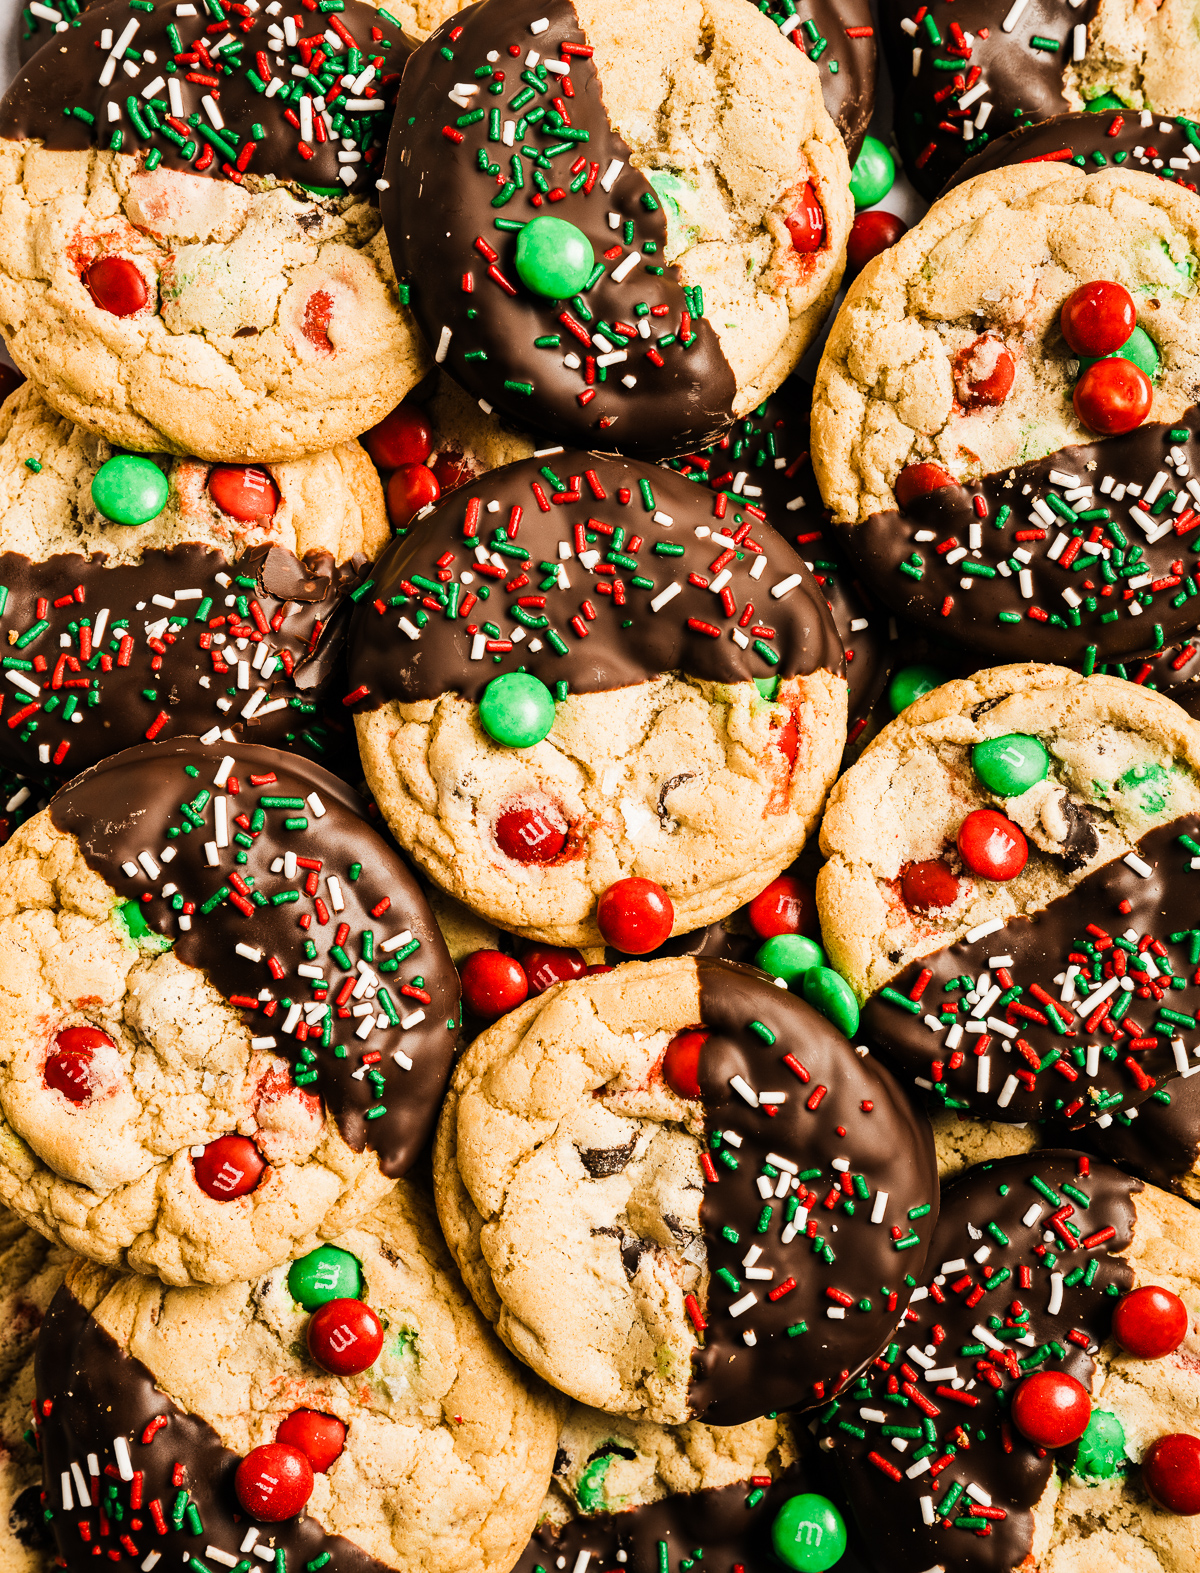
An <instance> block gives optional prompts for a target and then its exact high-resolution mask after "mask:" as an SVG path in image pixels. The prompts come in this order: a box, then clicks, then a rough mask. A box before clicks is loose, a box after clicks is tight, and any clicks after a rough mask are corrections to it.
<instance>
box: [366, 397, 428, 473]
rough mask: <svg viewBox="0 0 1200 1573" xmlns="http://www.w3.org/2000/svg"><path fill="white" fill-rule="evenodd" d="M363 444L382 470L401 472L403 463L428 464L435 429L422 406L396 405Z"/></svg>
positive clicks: (372, 428)
mask: <svg viewBox="0 0 1200 1573" xmlns="http://www.w3.org/2000/svg"><path fill="white" fill-rule="evenodd" d="M363 442H364V444H365V445H366V449H367V452H368V453H369V454H370V455H371V457H372V459H374V461H375V463H376V464H377V465H378V466H379V468H380V469H381V470H398V469H399V468H400V466H401V465H402V464H424V463H425V460H426V459H427V458H428V457H429V455H430V454H431V453H432V452H433V428H432V427H431V426H430V424H429V420H428V418H427V416H426V414H425V411H424V410H423V409H421V408H420V406H419V405H416V404H397V406H396V408H395V409H394V410H393V411H392V413H391V414H390V415H385V416H384V417H383V419H382V420H381V421H380V423H379V425H378V426H372V427H371V430H370V431H369V432H367V433H366V435H365V436H364V437H363Z"/></svg>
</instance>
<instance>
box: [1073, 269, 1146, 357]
mask: <svg viewBox="0 0 1200 1573" xmlns="http://www.w3.org/2000/svg"><path fill="white" fill-rule="evenodd" d="M1059 322H1060V324H1061V326H1062V332H1063V338H1064V339H1066V341H1067V343H1068V345H1069V346H1070V347H1071V349H1073V350H1074V351H1075V353H1076V355H1111V354H1112V352H1113V351H1114V350H1119V349H1120V348H1121V345H1122V344H1124V342H1125V340H1126V339H1127V338H1128V337H1129V335H1130V334H1131V333H1132V332H1133V330H1134V328H1136V327H1137V307H1136V306H1135V305H1134V304H1133V297H1132V295H1130V293H1129V291H1128V290H1127V289H1125V288H1124V286H1123V285H1121V284H1112V283H1110V282H1109V281H1108V280H1107V279H1094V280H1093V281H1092V282H1091V283H1090V284H1081V285H1080V286H1079V288H1078V289H1077V290H1074V291H1073V292H1072V293H1071V294H1070V295H1068V296H1067V298H1066V300H1065V301H1064V302H1063V308H1062V311H1061V312H1060V313H1059Z"/></svg>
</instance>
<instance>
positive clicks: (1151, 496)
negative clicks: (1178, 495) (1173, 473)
mask: <svg viewBox="0 0 1200 1573" xmlns="http://www.w3.org/2000/svg"><path fill="white" fill-rule="evenodd" d="M1168 479H1169V477H1168V475H1167V472H1166V470H1159V472H1158V474H1157V475H1156V476H1155V477H1154V479H1153V480H1152V481H1151V482H1150V484H1149V486H1147V488H1146V491H1145V494H1144V496H1143V497H1142V501H1143V502H1144V503H1145V504H1146V505H1147V507H1149V505H1150V504H1151V503H1152V502H1157V501H1158V494H1159V492H1161V491H1162V489H1163V487H1164V486H1165V485H1166V484H1167V480H1168Z"/></svg>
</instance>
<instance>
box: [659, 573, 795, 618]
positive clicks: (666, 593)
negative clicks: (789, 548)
mask: <svg viewBox="0 0 1200 1573" xmlns="http://www.w3.org/2000/svg"><path fill="white" fill-rule="evenodd" d="M796 577H797V579H799V575H798V574H797V576H796ZM682 588H683V587H682V585H678V584H669V585H668V586H667V587H666V589H665V590H660V591H659V592H658V594H657V595H656V596H654V597H653V598H652V600H651V602H650V610H651V611H652V612H661V611H662V609H663V607H664V606H666V604H667V602H668V601H673V600H674V599H675V597H676V596H677V595H678V594H679V593H680V591H681V589H682Z"/></svg>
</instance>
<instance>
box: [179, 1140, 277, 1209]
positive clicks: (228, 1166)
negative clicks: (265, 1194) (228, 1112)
mask: <svg viewBox="0 0 1200 1573" xmlns="http://www.w3.org/2000/svg"><path fill="white" fill-rule="evenodd" d="M266 1167H267V1164H266V1160H265V1159H264V1157H263V1155H262V1153H260V1152H259V1150H258V1148H257V1147H256V1146H255V1145H254V1143H253V1142H252V1141H251V1140H250V1138H249V1137H248V1136H218V1137H217V1139H216V1141H213V1142H209V1144H208V1146H207V1147H206V1148H205V1149H204V1151H203V1152H202V1153H201V1154H200V1156H199V1157H198V1158H193V1159H192V1168H193V1170H194V1171H195V1175H196V1184H197V1185H198V1186H199V1187H200V1189H201V1190H202V1191H203V1192H204V1194H205V1195H206V1196H211V1197H212V1199H213V1201H215V1202H231V1201H233V1200H234V1199H235V1198H236V1197H238V1196H248V1195H249V1194H250V1192H251V1191H252V1190H254V1189H255V1187H256V1186H257V1185H258V1182H259V1181H260V1180H261V1179H262V1177H263V1175H264V1173H265V1172H266Z"/></svg>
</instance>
